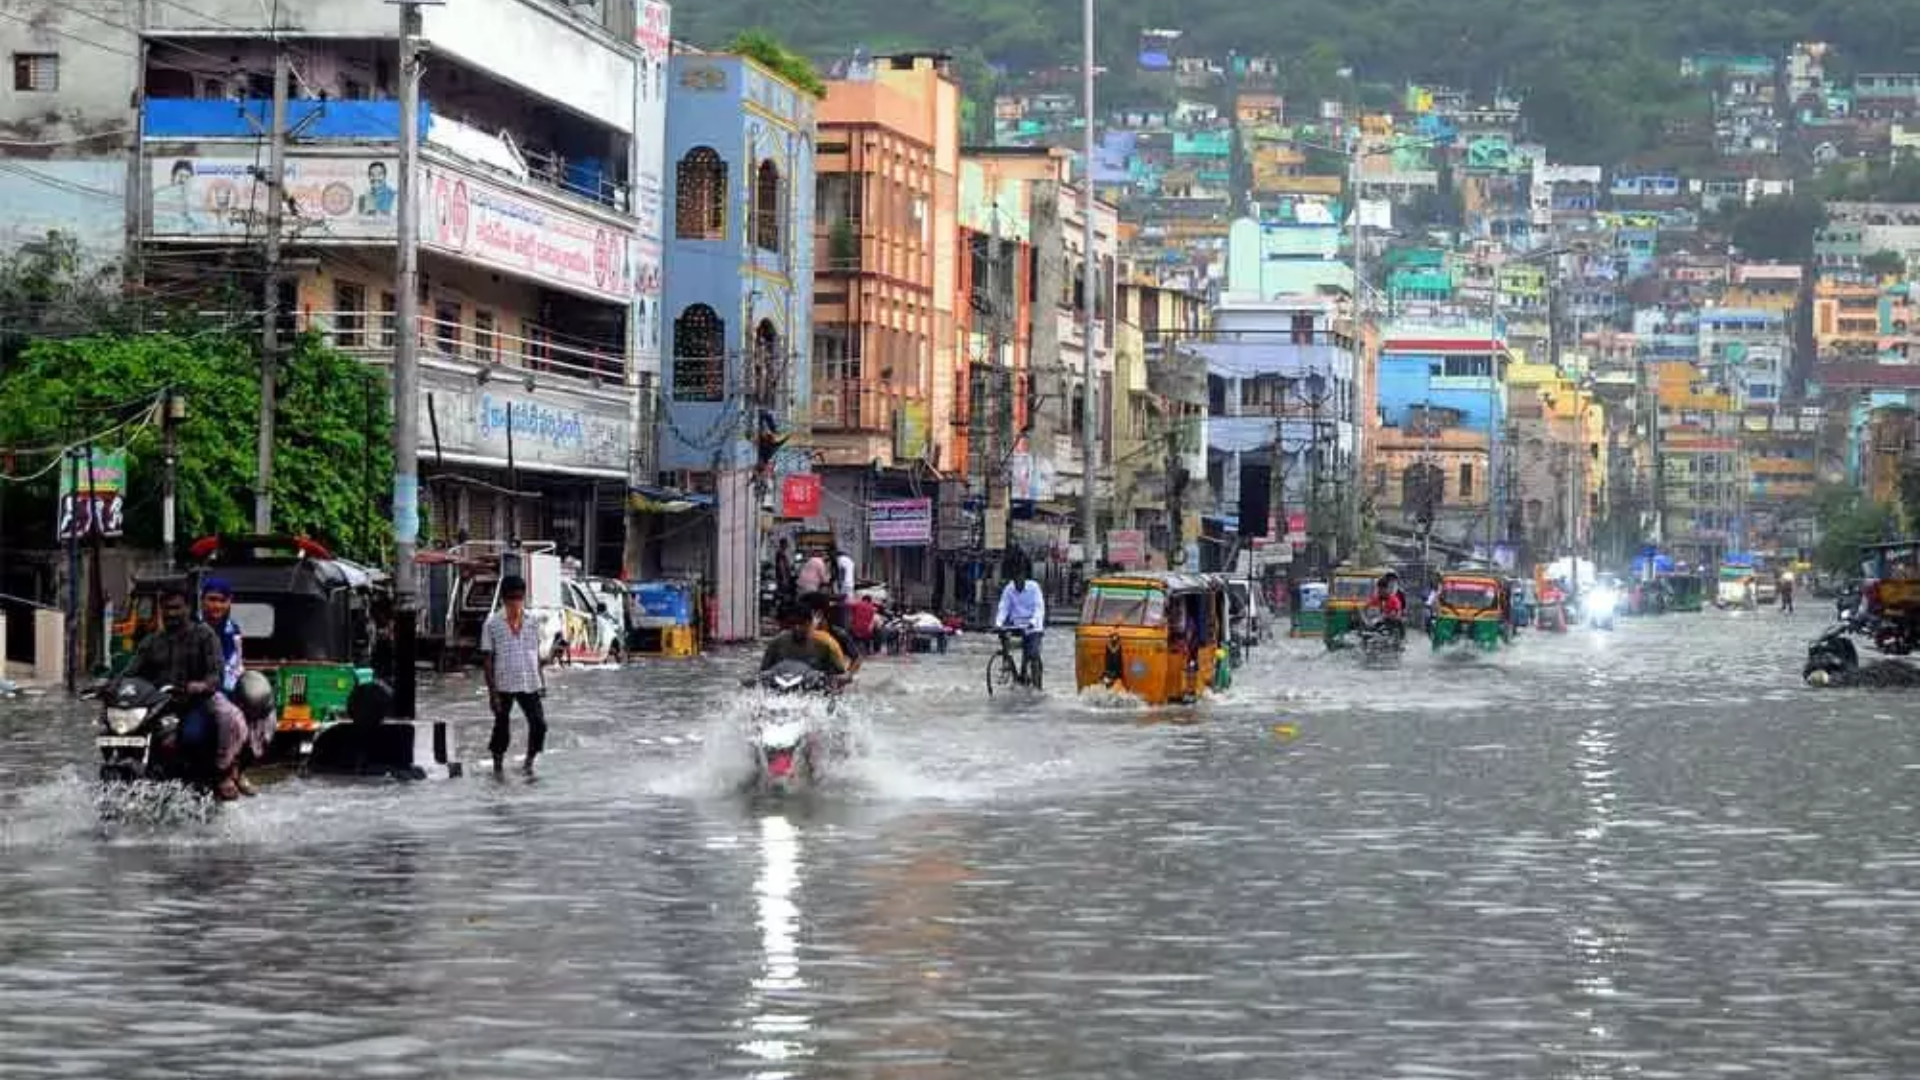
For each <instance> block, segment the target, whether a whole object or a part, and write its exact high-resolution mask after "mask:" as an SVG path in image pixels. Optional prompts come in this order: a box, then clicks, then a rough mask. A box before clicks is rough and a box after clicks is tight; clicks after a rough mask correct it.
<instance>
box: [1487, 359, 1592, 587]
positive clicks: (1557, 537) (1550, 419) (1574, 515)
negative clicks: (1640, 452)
mask: <svg viewBox="0 0 1920 1080" xmlns="http://www.w3.org/2000/svg"><path fill="white" fill-rule="evenodd" d="M1507 383H1508V388H1509V392H1510V394H1511V398H1510V400H1509V402H1508V411H1507V420H1508V428H1509V430H1510V431H1511V432H1512V436H1513V442H1512V446H1513V455H1512V458H1511V460H1512V462H1513V468H1512V469H1511V474H1512V475H1513V478H1514V488H1513V494H1512V502H1513V507H1514V513H1513V515H1512V516H1513V517H1514V518H1516V519H1517V520H1518V527H1517V528H1516V529H1515V531H1514V539H1515V540H1516V541H1519V542H1520V543H1521V544H1522V545H1523V548H1524V550H1523V551H1522V553H1521V563H1522V565H1525V564H1526V563H1529V562H1547V561H1550V560H1551V559H1553V558H1556V557H1558V556H1561V555H1566V554H1570V553H1574V552H1585V551H1587V550H1589V545H1590V543H1591V542H1592V540H1593V538H1594V526H1595V524H1596V523H1597V522H1598V521H1599V520H1600V518H1601V515H1602V513H1603V508H1604V506H1605V499H1606V487H1607V479H1608V477H1609V475H1610V470H1609V466H1608V461H1607V450H1608V447H1607V439H1606V431H1607V427H1606V415H1605V407H1604V405H1603V404H1602V403H1601V401H1600V400H1599V399H1598V397H1597V396H1596V394H1595V392H1594V390H1593V389H1592V387H1591V386H1590V385H1587V384H1584V383H1583V382H1582V380H1580V379H1578V378H1568V377H1566V376H1565V375H1563V374H1561V373H1560V371H1559V370H1557V369H1556V368H1554V367H1553V365H1551V364H1531V363H1529V364H1514V365H1512V366H1510V367H1509V368H1508V369H1507Z"/></svg>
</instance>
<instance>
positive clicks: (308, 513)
mask: <svg viewBox="0 0 1920 1080" xmlns="http://www.w3.org/2000/svg"><path fill="white" fill-rule="evenodd" d="M280 383H281V386H282V388H283V391H282V396H281V398H280V402H281V404H280V415H281V422H280V423H279V425H277V428H276V434H277V436H278V438H277V440H276V443H277V450H276V459H275V473H276V483H275V485H274V487H275V490H274V518H275V525H276V527H277V528H279V529H280V530H281V531H284V532H291V533H304V534H306V535H309V536H312V537H313V538H315V539H317V540H320V541H322V542H324V543H326V544H328V545H330V546H331V547H333V548H334V549H335V550H336V551H338V552H339V553H340V554H342V555H347V556H350V557H354V558H360V559H369V560H378V559H380V558H382V557H383V556H384V554H385V551H386V545H387V539H388V537H389V536H390V535H391V533H390V527H389V524H388V521H387V515H386V513H385V512H384V510H383V509H382V507H381V505H380V501H381V499H382V496H383V494H384V493H385V491H386V490H387V487H388V486H389V478H390V477H391V476H392V453H391V430H392V428H391V409H390V408H389V406H388V401H389V398H388V396H387V391H386V389H385V383H384V380H383V379H382V377H381V376H380V374H379V373H378V372H376V371H374V370H373V369H371V368H369V367H367V366H366V365H364V364H361V363H359V362H357V361H355V360H353V359H351V358H349V357H347V356H344V355H342V354H340V353H338V352H335V351H333V350H332V349H329V348H327V347H326V346H325V345H324V344H323V343H322V342H320V341H319V340H318V339H317V338H315V337H312V336H305V337H302V338H300V339H298V340H297V341H296V343H295V344H294V346H293V348H292V350H291V352H290V354H289V356H288V357H287V359H286V361H285V363H284V364H283V369H282V372H281V375H280ZM169 389H171V391H172V392H173V393H174V394H175V395H177V396H179V397H181V398H183V399H184V400H185V402H186V407H187V417H186V419H185V421H183V422H182V423H181V425H180V427H179V430H178V433H177V436H178V446H179V454H178V466H177V469H176V476H177V481H176V482H177V504H178V515H179V526H178V535H179V536H180V537H181V538H182V539H190V538H192V537H194V536H198V535H204V534H207V533H214V532H235V531H245V530H247V529H248V528H249V527H250V525H251V521H252V499H253V496H252V488H253V476H254V432H255V430H256V423H257V419H258V411H259V401H260V388H259V365H258V362H257V360H256V358H255V353H254V349H253V344H252V342H251V341H248V340H245V339H242V338H238V337H235V336H232V335H229V334H225V333H201V334H181V333H150V334H131V335H113V334H107V335H96V336H90V337H77V338H65V339H43V340H39V341H35V342H32V343H31V344H29V345H28V346H27V347H26V348H25V349H24V350H23V351H22V353H21V354H20V356H19V357H18V359H17V360H16V362H15V363H14V364H13V365H11V366H10V367H9V368H8V369H7V370H6V371H5V372H4V373H0V400H5V401H6V402H7V408H5V409H4V410H0V446H6V447H9V448H12V450H13V457H14V468H13V472H14V474H16V475H18V476H22V477H25V476H31V475H34V474H36V473H39V472H41V471H42V469H44V467H45V466H46V465H47V464H48V463H50V462H51V461H53V460H55V455H57V454H58V452H59V448H60V447H64V446H67V445H71V444H74V443H77V442H81V441H85V440H88V439H93V440H94V441H95V442H96V444H97V445H101V446H104V447H110V448H111V447H117V446H120V445H124V446H125V447H126V448H127V450H128V455H129V460H128V470H129V473H130V475H129V477H128V499H127V506H126V520H127V530H128V535H129V539H130V540H131V541H132V542H133V543H135V544H139V545H141V546H146V547H157V546H159V542H160V492H161V486H162V485H161V477H162V471H163V460H162V453H161V430H160V425H159V424H158V422H157V412H155V410H154V406H155V405H156V403H157V402H158V401H159V400H160V397H161V395H162V393H163V392H164V391H167V390H169ZM18 486H19V487H23V488H24V489H25V492H26V496H27V498H26V500H25V501H26V502H27V504H28V506H29V507H31V508H32V509H29V510H28V511H27V512H25V513H21V512H20V511H19V510H17V509H16V510H15V512H14V513H9V515H8V521H9V524H10V525H11V524H12V523H13V522H15V521H31V522H34V523H36V524H35V525H34V527H35V528H39V527H40V526H39V524H38V523H41V522H44V523H45V528H46V533H45V535H51V529H52V524H51V523H52V521H53V498H54V495H55V492H56V489H57V477H55V476H54V475H53V473H51V472H46V473H45V474H44V475H42V476H40V477H39V478H38V479H35V480H33V481H28V482H21V483H20V484H19V485H18ZM16 515H18V516H17V517H16Z"/></svg>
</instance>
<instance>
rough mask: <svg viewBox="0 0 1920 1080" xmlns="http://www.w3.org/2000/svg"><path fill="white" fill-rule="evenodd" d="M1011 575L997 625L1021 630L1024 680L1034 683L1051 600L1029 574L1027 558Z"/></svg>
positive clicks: (994, 618)
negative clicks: (1043, 593)
mask: <svg viewBox="0 0 1920 1080" xmlns="http://www.w3.org/2000/svg"><path fill="white" fill-rule="evenodd" d="M1008 576H1009V580H1008V581H1007V585H1006V587H1005V588H1003V589H1001V590H1000V610H999V611H998V612H996V613H995V614H994V617H993V626H994V629H995V630H997V631H1001V632H1007V631H1018V632H1019V633H1020V635H1021V638H1020V645H1021V649H1020V656H1021V661H1020V680H1021V681H1022V682H1027V683H1032V682H1034V681H1035V680H1034V678H1033V675H1034V672H1035V668H1036V665H1037V664H1038V662H1039V660H1040V642H1041V639H1042V637H1043V636H1044V635H1045V634H1046V631H1047V600H1046V597H1045V596H1043V595H1041V593H1040V583H1039V582H1037V581H1035V580H1033V579H1032V578H1031V577H1029V576H1028V571H1027V567H1026V563H1025V562H1024V560H1023V561H1020V562H1018V563H1016V565H1015V566H1014V567H1013V569H1012V572H1011V573H1010V574H1009V575H1008Z"/></svg>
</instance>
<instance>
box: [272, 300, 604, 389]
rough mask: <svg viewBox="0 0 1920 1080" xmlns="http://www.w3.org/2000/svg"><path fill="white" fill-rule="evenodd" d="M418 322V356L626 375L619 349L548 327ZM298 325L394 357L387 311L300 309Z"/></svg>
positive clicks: (371, 356)
mask: <svg viewBox="0 0 1920 1080" xmlns="http://www.w3.org/2000/svg"><path fill="white" fill-rule="evenodd" d="M419 327H420V355H421V357H422V358H423V359H440V360H448V361H456V362H457V361H464V362H467V363H471V364H478V365H491V366H494V367H499V368H505V369H511V370H518V371H526V372H529V373H540V374H548V375H559V376H562V377H564V378H569V379H578V380H581V381H583V382H589V383H593V384H595V385H609V384H610V385H619V384H621V383H622V382H623V381H624V379H625V370H626V364H625V357H624V355H623V353H622V351H621V350H620V349H618V348H614V347H610V346H606V345H596V344H594V343H592V342H588V341H582V340H580V339H579V338H575V337H572V336H570V335H567V334H562V333H560V332H558V331H554V330H552V329H549V328H547V327H543V326H537V325H526V326H524V327H523V329H524V330H525V331H526V333H527V335H528V336H524V337H523V336H520V335H515V334H508V333H505V332H503V331H501V330H500V329H498V328H487V327H484V326H477V325H474V324H472V323H460V322H453V321H451V320H445V319H435V318H429V317H427V316H424V315H423V316H421V318H420V320H419ZM298 328H299V329H301V330H315V331H318V332H319V333H320V334H321V335H322V336H323V337H325V338H326V340H327V343H328V344H330V345H332V346H333V347H334V348H336V349H339V350H340V351H341V352H344V353H347V354H348V355H350V356H357V357H359V358H360V359H362V360H366V361H369V362H371V363H377V364H385V363H389V362H390V361H391V360H392V357H393V349H394V344H395V333H394V330H395V326H394V315H393V313H392V312H390V311H307V312H302V313H301V315H300V318H299V321H298Z"/></svg>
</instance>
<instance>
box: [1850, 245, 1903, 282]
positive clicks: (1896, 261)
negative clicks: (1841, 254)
mask: <svg viewBox="0 0 1920 1080" xmlns="http://www.w3.org/2000/svg"><path fill="white" fill-rule="evenodd" d="M1860 269H1862V270H1865V271H1866V272H1867V273H1869V274H1872V275H1874V276H1875V277H1899V276H1900V275H1902V274H1904V273H1906V272H1907V259H1906V256H1904V255H1902V254H1900V253H1899V252H1897V251H1886V250H1881V251H1876V252H1874V253H1873V254H1871V255H1869V256H1867V257H1866V258H1864V259H1861V260H1860Z"/></svg>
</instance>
